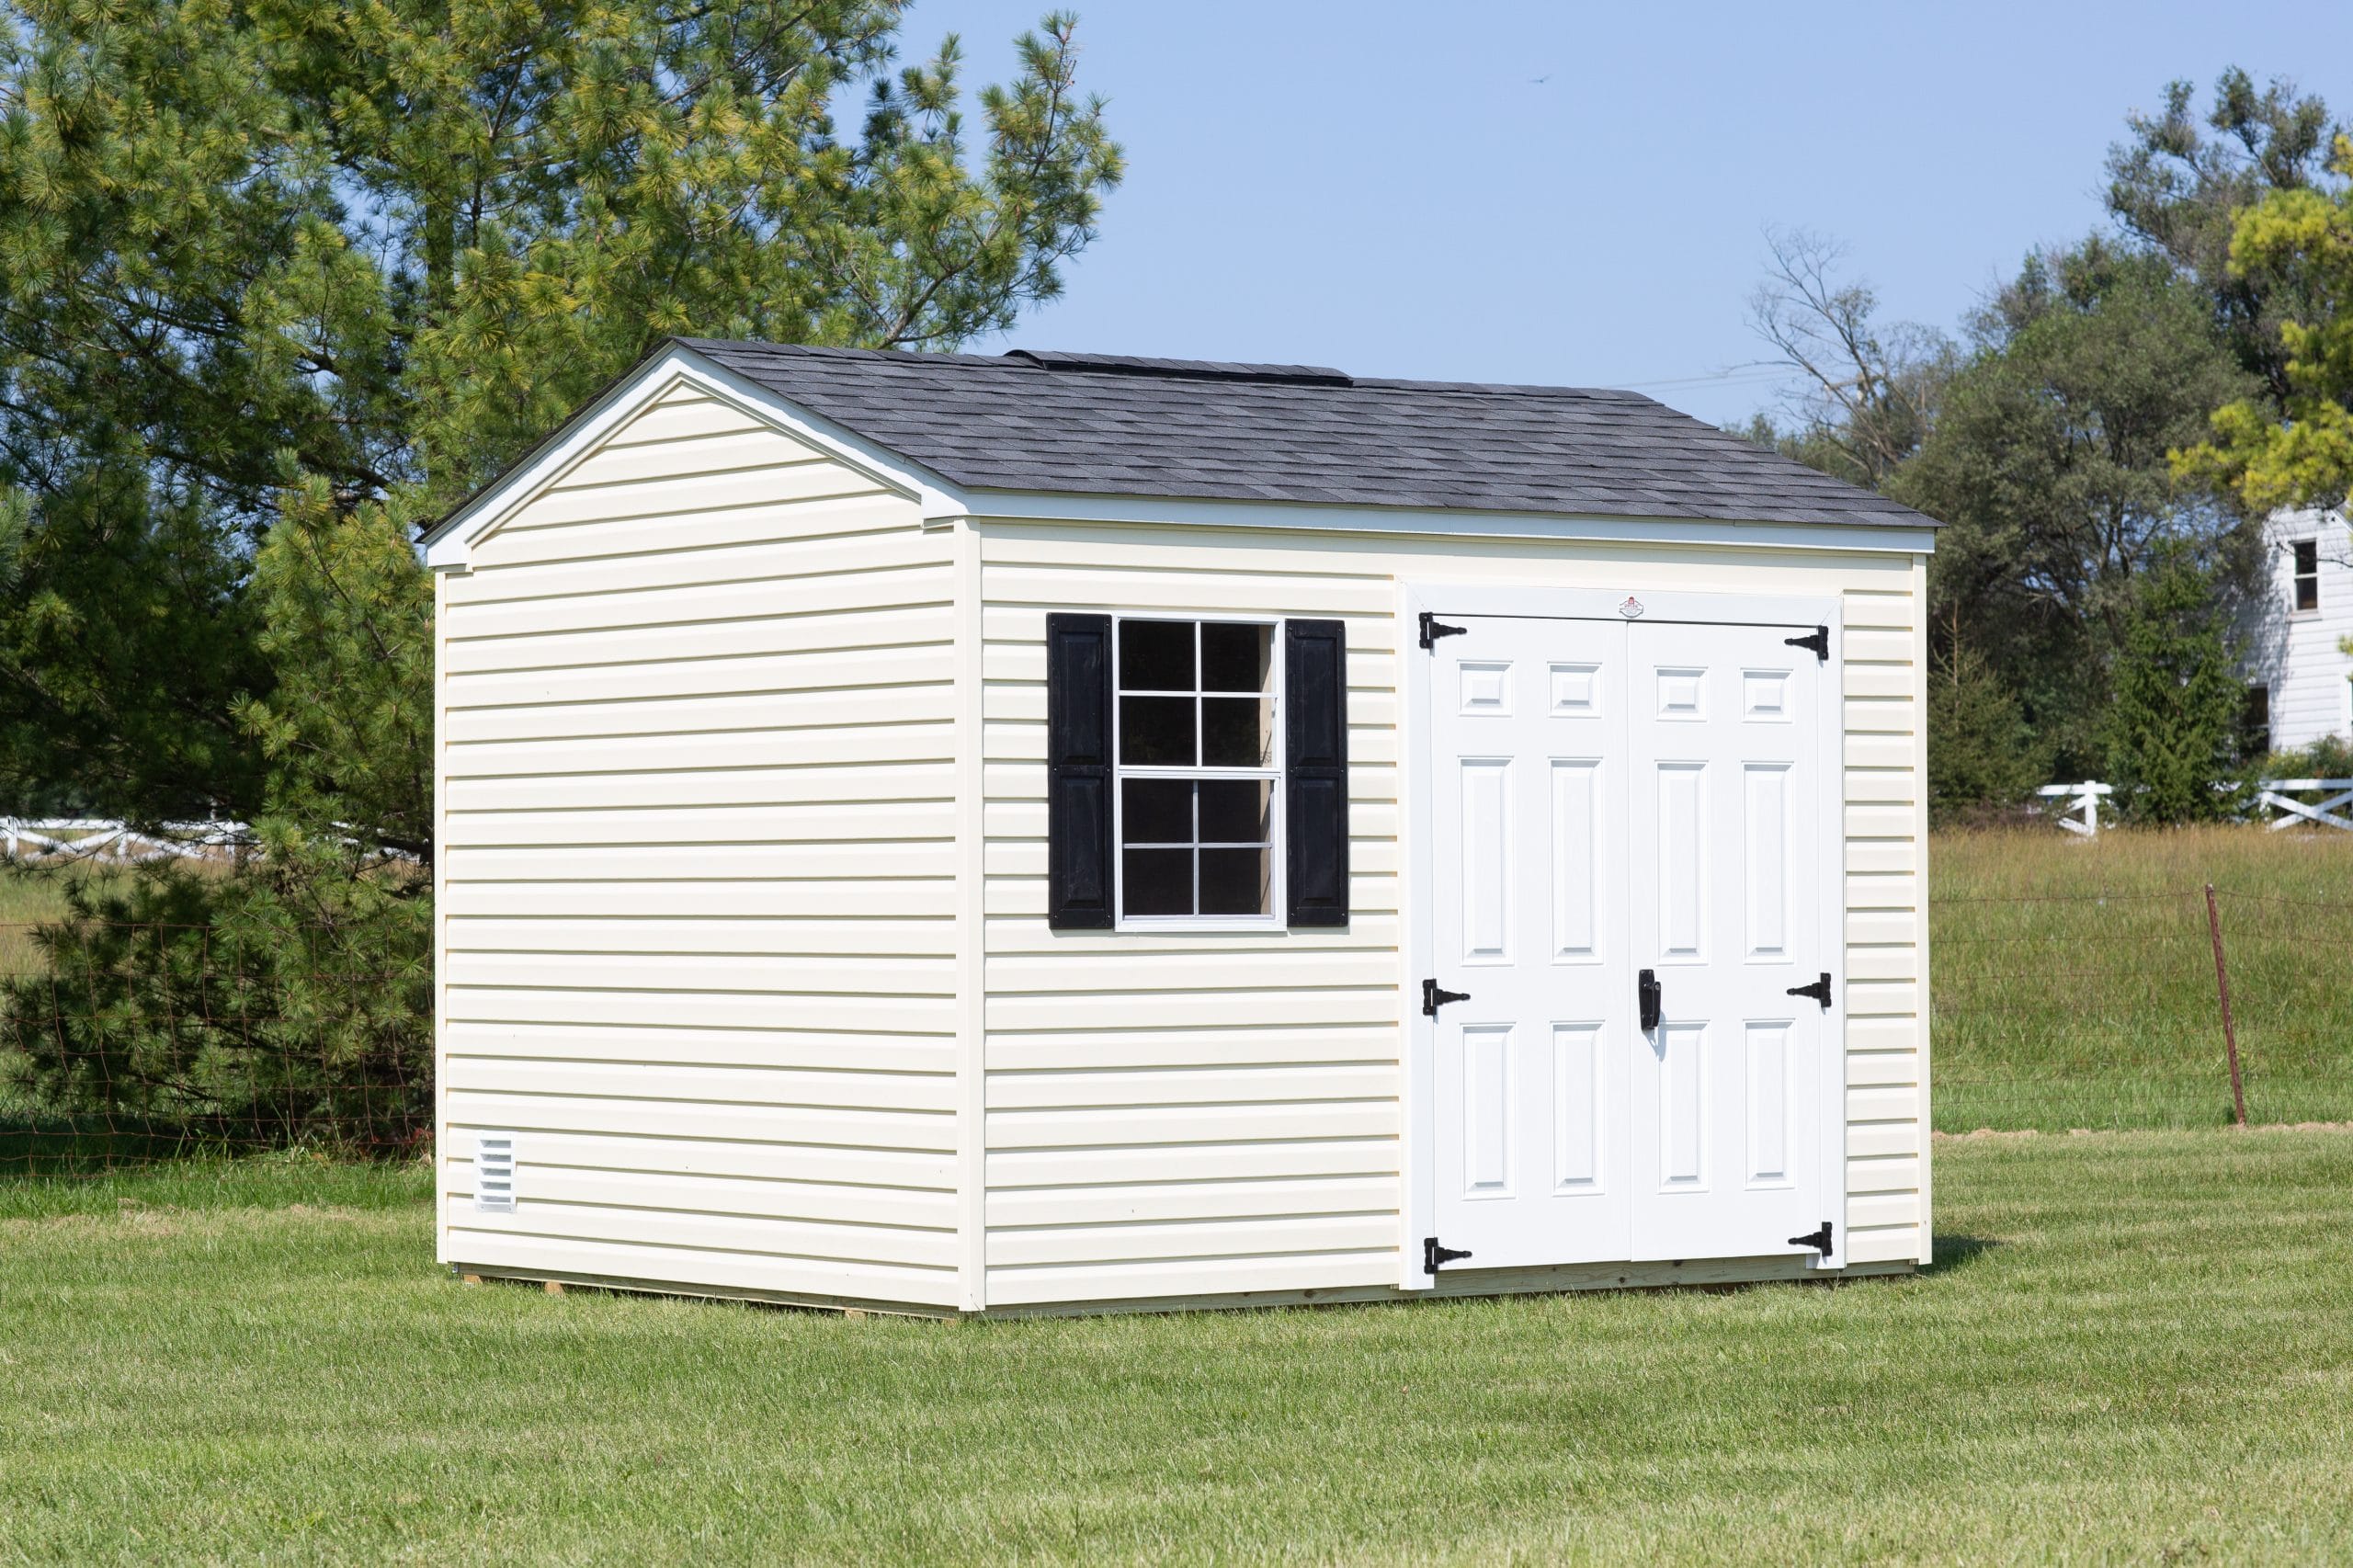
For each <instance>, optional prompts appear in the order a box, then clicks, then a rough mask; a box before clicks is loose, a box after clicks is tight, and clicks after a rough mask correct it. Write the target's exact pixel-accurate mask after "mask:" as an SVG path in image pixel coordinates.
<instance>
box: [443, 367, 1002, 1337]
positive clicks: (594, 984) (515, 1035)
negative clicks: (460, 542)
mask: <svg viewBox="0 0 2353 1568" xmlns="http://www.w3.org/2000/svg"><path fill="white" fill-rule="evenodd" d="M949 549H950V543H949V536H948V535H946V534H944V533H926V532H925V531H924V530H923V528H922V527H921V522H920V517H919V515H918V511H917V508H916V506H915V504H914V503H913V502H912V501H910V500H908V499H907V498H905V497H904V496H903V495H901V494H897V493H896V492H894V491H892V490H889V489H886V488H885V487H884V486H882V485H881V484H880V483H876V482H875V481H874V480H872V479H870V477H868V476H867V475H865V474H863V473H861V472H858V471H856V470H855V469H852V468H850V467H849V466H847V465H846V464H843V463H840V462H837V461H835V460H833V459H831V458H830V457H828V456H826V455H825V454H824V453H823V452H821V451H819V450H818V449H815V448H813V447H810V446H807V445H805V444H803V443H802V442H801V441H800V440H798V439H797V438H795V437H791V436H790V435H789V434H787V433H785V432H783V431H781V430H779V429H778V428H775V427H773V426H769V425H767V424H766V423H764V422H763V421H761V420H760V419H758V418H757V417H756V416H754V415H752V414H751V413H749V412H747V411H746V410H745V409H743V408H740V407H738V406H736V405H735V404H733V403H730V402H726V401H722V400H719V399H715V398H711V397H709V396H704V395H698V394H696V393H694V392H691V391H689V390H682V389H676V388H673V389H672V390H670V391H668V392H665V393H664V394H663V395H661V396H659V397H657V398H655V399H654V400H653V401H652V402H651V403H649V405H648V406H647V407H646V408H645V409H644V411H643V412H642V413H640V414H639V415H636V416H635V417H634V418H632V419H631V420H630V421H629V422H628V423H626V424H625V425H623V426H620V428H619V429H617V430H616V431H614V432H613V434H612V435H611V436H610V437H608V438H607V439H606V440H605V441H604V442H603V443H601V444H600V445H599V446H598V447H597V449H595V450H594V451H592V452H591V453H589V454H588V455H587V456H585V458H584V459H582V460H579V461H578V462H576V463H575V464H574V466H573V467H572V468H571V469H570V470H569V472H564V473H563V474H561V475H559V476H558V477H557V479H556V480H555V482H554V483H551V485H549V486H548V487H547V488H545V489H543V490H542V491H540V493H539V494H536V495H534V496H532V497H530V498H529V499H528V500H526V501H525V502H523V503H522V504H521V505H520V506H518V507H517V509H516V510H515V511H514V512H513V513H511V514H510V515H509V516H507V517H505V518H504V519H503V520H502V521H501V522H500V523H499V524H498V525H497V526H496V528H494V531H492V532H490V533H488V534H487V535H486V536H484V537H483V538H482V539H481V540H478V541H477V542H476V543H475V544H474V545H473V547H472V552H471V555H472V570H471V571H470V572H467V573H464V574H454V575H444V576H442V577H441V578H440V579H439V580H438V587H439V610H440V623H439V624H440V632H439V635H440V643H439V650H438V653H439V665H440V673H439V676H438V682H439V688H440V705H441V706H440V733H439V740H440V747H441V771H442V778H441V790H440V811H441V846H442V847H441V854H440V865H439V868H438V873H439V876H440V878H441V890H440V902H439V915H438V918H439V920H440V922H441V927H442V929H441V941H442V955H441V966H440V971H439V988H440V997H439V1003H440V1009H441V1015H442V1017H441V1026H440V1062H439V1066H440V1074H439V1085H440V1095H441V1100H442V1107H441V1109H442V1118H443V1136H442V1138H441V1141H440V1145H439V1147H440V1150H441V1158H442V1162H443V1164H442V1184H441V1185H442V1203H443V1206H444V1207H443V1213H442V1226H441V1238H440V1254H441V1256H442V1257H443V1258H444V1259H445V1260H446V1261H449V1262H452V1263H455V1264H458V1265H460V1267H469V1268H473V1269H478V1270H483V1271H488V1272H498V1271H508V1272H516V1273H521V1274H527V1275H535V1276H536V1275H550V1274H561V1275H568V1276H574V1277H582V1278H616V1279H642V1280H651V1281H659V1282H662V1283H665V1284H670V1285H674V1286H679V1287H687V1288H693V1287H698V1286H699V1287H705V1288H709V1289H711V1290H725V1291H750V1292H756V1293H760V1294H767V1295H776V1296H782V1297H788V1298H806V1299H813V1300H870V1301H891V1302H902V1303H908V1304H915V1305H930V1306H945V1305H952V1304H953V1302H954V1301H955V1297H956V1265H957V1258H956V1254H957V1247H958V1235H957V1229H956V1215H957V1207H956V1190H957V1169H956V1147H957V1145H956V1137H955V1128H956V1109H955V1102H956V1093H955V1085H956V1075H955V1069H956V1017H957V1006H956V994H955V993H956V983H955V982H956V959H955V952H956V948H955V942H956V935H955V922H954V918H953V915H954V911H955V898H954V882H953V876H954V871H955V859H954V841H955V832H956V826H955V798H956V777H957V774H956V767H955V763H954V757H955V744H954V741H955V733H956V725H955V702H954V696H955V658H954V636H955V618H954V606H953V598H954V588H953V576H952V573H951V569H950V555H949ZM481 1131H502V1132H503V1131H512V1132H513V1133H515V1135H516V1139H517V1165H518V1174H517V1193H518V1198H519V1202H518V1206H517V1212H515V1213H514V1214H512V1215H499V1214H478V1213H476V1212H474V1209H473V1155H474V1151H475V1135H476V1134H477V1133H479V1132H481Z"/></svg>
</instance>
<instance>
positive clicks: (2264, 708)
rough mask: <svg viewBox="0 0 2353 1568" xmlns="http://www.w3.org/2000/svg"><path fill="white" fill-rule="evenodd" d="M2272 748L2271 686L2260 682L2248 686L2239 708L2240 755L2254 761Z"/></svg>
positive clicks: (2245, 759)
mask: <svg viewBox="0 0 2353 1568" xmlns="http://www.w3.org/2000/svg"><path fill="white" fill-rule="evenodd" d="M2270 750H2271V688H2270V687H2268V686H2264V685H2261V684H2259V683H2257V684H2254V685H2250V686H2249V687H2247V688H2246V702H2245V706H2243V707H2241V708H2240V710H2239V757H2240V759H2241V760H2242V761H2253V760H2254V759H2255V758H2256V757H2259V756H2264V755H2266V754H2267V753H2268V752H2269V751H2270Z"/></svg>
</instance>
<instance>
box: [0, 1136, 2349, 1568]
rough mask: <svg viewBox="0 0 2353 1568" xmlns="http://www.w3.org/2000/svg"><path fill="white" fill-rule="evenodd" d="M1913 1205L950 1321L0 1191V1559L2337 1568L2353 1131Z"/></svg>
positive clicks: (416, 1227)
mask: <svg viewBox="0 0 2353 1568" xmlns="http://www.w3.org/2000/svg"><path fill="white" fill-rule="evenodd" d="M2348 1192H2353V1132H2347V1131H2325V1130H2305V1131H2254V1132H2246V1133H2238V1132H2231V1131H2186V1132H2164V1131H2160V1132H2125V1133H2098V1134H2092V1135H2086V1136H2075V1137H2070V1136H2066V1135H2059V1136H2049V1135H2040V1136H2025V1137H2018V1136H2012V1137H2006V1138H1992V1137H1985V1138H1978V1139H1959V1140H1949V1141H1946V1142H1941V1143H1940V1144H1939V1146H1938V1210H1937V1218H1938V1231H1939V1232H1940V1233H1941V1235H1940V1241H1939V1253H1940V1256H1941V1259H1942V1261H1941V1262H1940V1263H1939V1265H1938V1267H1937V1268H1935V1269H1934V1270H1933V1271H1931V1272H1929V1273H1927V1274H1925V1275H1923V1276H1920V1277H1917V1278H1897V1279H1886V1280H1879V1281H1870V1282H1858V1283H1853V1284H1849V1285H1846V1286H1842V1287H1837V1288H1827V1287H1820V1286H1812V1287H1809V1286H1793V1285H1783V1286H1767V1287H1759V1288H1754V1289H1746V1290H1733V1291H1729V1292H1725V1293H1721V1294H1708V1293H1701V1292H1698V1291H1681V1292H1671V1293H1628V1294H1619V1295H1595V1294H1586V1295H1572V1296H1561V1297H1549V1298H1542V1297H1538V1298H1518V1299H1512V1300H1502V1301H1466V1302H1454V1303H1446V1304H1439V1305H1432V1306H1402V1307H1391V1306H1382V1307H1355V1308H1324V1309H1305V1310H1295V1311H1281V1312H1252V1313H1202V1314H1196V1315H1190V1316H1164V1317H1122V1318H1105V1319H1092V1320H1066V1321H1033V1322H1009V1323H989V1324H938V1323H925V1322H915V1321H905V1320H895V1319H886V1318H874V1319H869V1320H865V1321H850V1320H845V1319H843V1318H840V1317H835V1316H825V1315H818V1314H813V1313H801V1312H780V1311H773V1310H764V1309H756V1308H746V1307H740V1306H730V1305H720V1304H712V1303H705V1302H691V1301H665V1300H656V1299H649V1298H631V1297H623V1296H613V1295H602V1294H594V1293H585V1292H578V1291H575V1292H574V1293H572V1294H569V1295H566V1296H564V1297H562V1298H560V1299H559V1298H551V1297H547V1296H543V1295H540V1294H539V1293H536V1292H534V1291H530V1290H524V1289H519V1288H516V1287H506V1286H482V1287H469V1286H464V1285H461V1284H459V1283H457V1282H455V1281H453V1280H451V1279H449V1278H448V1277H447V1276H446V1275H444V1274H442V1273H440V1272H438V1271H437V1270H436V1269H435V1268H434V1267H433V1265H432V1263H431V1260H430V1239H429V1209H428V1205H427V1202H426V1178H425V1176H424V1175H423V1173H422V1172H420V1171H415V1170H410V1171H403V1172H395V1173H389V1174H387V1173H382V1172H374V1173H371V1172H367V1171H358V1170H354V1169H351V1168H349V1167H336V1166H329V1165H306V1164H302V1163H298V1162H278V1163H270V1164H258V1163H256V1164H248V1165H242V1166H238V1167H233V1168H230V1169H226V1170H224V1169H222V1168H221V1167H213V1168H210V1169H198V1168H183V1169H180V1170H176V1171H166V1172H161V1173H157V1174H153V1175H147V1176H135V1177H119V1178H112V1179H108V1180H105V1181H93V1182H81V1183H67V1184H55V1185H50V1186H35V1185H30V1184H26V1183H22V1182H18V1183H15V1184H0V1216H5V1217H0V1375H5V1379H6V1396H5V1398H0V1521H5V1533H4V1534H0V1551H5V1552H6V1554H8V1555H10V1556H12V1557H23V1558H29V1559H71V1560H76V1561H93V1560H105V1559H118V1560H119V1559H133V1558H136V1559H142V1560H145V1559H156V1558H165V1559H181V1558H203V1557H214V1558H241V1559H250V1558H260V1557H277V1558H286V1559H300V1560H305V1561H312V1560H320V1559H369V1560H376V1559H386V1558H401V1557H406V1558H413V1559H421V1560H432V1561H437V1562H438V1561H459V1562H463V1561H480V1560H485V1559H492V1558H496V1559H515V1560H537V1561H565V1562H591V1561H601V1562H627V1561H642V1560H660V1561H676V1560H681V1559H686V1558H689V1557H691V1558H711V1559H722V1560H739V1561H740V1560H785V1559H792V1560H801V1561H859V1562H893V1561H907V1562H958V1563H961V1562H973V1561H978V1560H996V1559H1006V1558H1015V1559H1018V1558H1034V1559H1062V1560H1090V1561H1104V1560H1128V1561H1154V1562H1165V1561H1208V1560H1211V1559H1255V1558H1264V1557H1290V1558H1299V1559H1309V1560H1347V1561H1352V1562H1361V1561H1383V1560H1387V1561H1396V1560H1428V1559H1452V1560H1479V1561H1492V1560H1496V1559H1501V1558H1511V1557H1517V1558H1519V1559H1521V1560H1530V1559H1552V1558H1591V1559H1607V1560H1612V1561H1651V1560H1655V1559H1657V1558H1660V1557H1663V1556H1673V1557H1676V1558H1678V1559H1683V1560H1692V1561H1698V1560H1724V1561H1750V1562H1788V1561H1792V1560H1798V1559H1809V1558H1813V1559H1845V1560H1850V1561H1863V1560H1872V1561H1885V1560H1894V1559H1901V1560H1915V1561H1918V1560H1946V1561H1952V1560H1969V1561H1996V1562H2006V1561H2050V1560H2058V1559H2065V1560H2070V1561H2097V1562H2108V1561H2134V1562H2182V1561H2234V1560H2235V1561H2254V1560H2261V1561H2265V1562H2283V1561H2307V1562H2325V1561H2331V1560H2335V1561H2339V1562H2341V1561H2343V1560H2344V1558H2345V1554H2346V1552H2347V1550H2348V1545H2347V1543H2348V1542H2353V1239H2349V1237H2348V1227H2347V1194H2348Z"/></svg>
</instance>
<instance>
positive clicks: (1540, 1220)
mask: <svg viewBox="0 0 2353 1568" xmlns="http://www.w3.org/2000/svg"><path fill="white" fill-rule="evenodd" d="M1447 619H1448V620H1449V623H1450V624H1461V625H1462V626H1463V627H1464V631H1462V632H1461V634H1459V635H1454V636H1449V637H1447V638H1445V639H1444V640H1442V641H1441V642H1438V645H1437V648H1436V651H1435V653H1434V654H1433V655H1432V657H1433V659H1434V663H1435V665H1436V667H1435V668H1434V669H1433V671H1432V680H1431V684H1430V687H1429V693H1430V707H1431V710H1432V711H1431V713H1430V720H1431V723H1430V730H1429V735H1430V742H1431V745H1432V758H1431V768H1430V778H1431V780H1432V783H1433V785H1434V788H1435V794H1436V799H1435V800H1434V801H1433V811H1434V822H1433V836H1432V841H1431V848H1432V856H1431V858H1432V862H1433V867H1432V869H1433V872H1434V875H1433V879H1432V886H1431V896H1432V898H1433V901H1434V903H1435V909H1434V911H1433V917H1434V921H1435V932H1436V937H1437V940H1436V944H1435V950H1436V954H1437V958H1438V969H1439V972H1438V977H1437V978H1438V984H1439V985H1441V986H1443V987H1445V988H1446V989H1447V990H1449V991H1455V992H1461V993H1466V994H1467V995H1466V997H1465V999H1464V1000H1461V1001H1459V1002H1453V1003H1449V1004H1448V1005H1446V1006H1442V1007H1441V1008H1440V1009H1439V1011H1438V1017H1437V1019H1436V1022H1435V1023H1434V1025H1433V1026H1432V1029H1431V1039H1432V1041H1433V1049H1434V1050H1435V1051H1436V1053H1437V1054H1436V1059H1435V1072H1434V1074H1433V1077H1432V1081H1433V1083H1434V1085H1435V1088H1436V1091H1437V1105H1436V1108H1435V1132H1436V1138H1437V1144H1436V1150H1435V1159H1434V1165H1435V1167H1436V1176H1437V1188H1438V1190H1437V1192H1436V1194H1435V1197H1436V1199H1437V1205H1436V1208H1437V1215H1436V1218H1437V1221H1438V1236H1439V1239H1440V1241H1441V1242H1442V1244H1445V1245H1446V1246H1448V1247H1451V1248H1461V1249H1464V1250H1467V1251H1469V1252H1470V1253H1471V1255H1472V1256H1470V1257H1469V1258H1466V1259H1464V1260H1463V1261H1462V1262H1461V1264H1459V1265H1455V1266H1453V1267H1466V1268H1487V1267H1526V1266H1537V1265H1545V1264H1563V1263H1579V1262H1620V1261H1640V1260H1648V1259H1662V1258H1697V1257H1735V1256H1759V1255H1766V1254H1781V1253H1790V1252H1798V1251H1803V1250H1805V1249H1802V1248H1800V1247H1796V1246H1793V1245H1791V1244H1790V1241H1789V1239H1788V1238H1790V1237H1793V1236H1797V1235H1800V1234H1802V1233H1805V1232H1809V1231H1812V1230H1813V1228H1814V1227H1815V1226H1816V1225H1817V1224H1818V1223H1820V1221H1822V1219H1823V1218H1824V1214H1825V1213H1826V1212H1827V1210H1826V1209H1825V1208H1824V1195H1823V1192H1822V1185H1823V1182H1822V1175H1821V1172H1822V1167H1823V1164H1824V1162H1823V1158H1822V1155H1823V1145H1822V1142H1821V1140H1822V1139H1823V1138H1824V1137H1825V1136H1828V1135H1830V1132H1831V1131H1832V1130H1829V1129H1826V1128H1825V1127H1824V1125H1823V1116H1822V1106H1823V1098H1824V1069H1825V1062H1824V1051H1826V1050H1829V1049H1831V1048H1832V1047H1831V1045H1830V1043H1829V1042H1830V1041H1831V1040H1833V1038H1834V1035H1833V1031H1832V1030H1830V1029H1829V1028H1828V1027H1827V1026H1826V1024H1825V1022H1824V1017H1823V1013H1822V1009H1821V1008H1820V1006H1819V1005H1818V1004H1816V1003H1814V1002H1813V1001H1812V1000H1810V999H1807V998H1802V997H1792V996H1790V994H1788V993H1789V989H1790V987H1791V986H1793V985H1799V984H1803V983H1808V982H1810V981H1812V980H1813V978H1814V976H1815V973H1816V972H1817V971H1820V970H1823V969H1825V968H1831V967H1835V965H1834V961H1833V960H1832V959H1831V958H1830V956H1829V954H1830V951H1831V948H1830V944H1831V943H1833V942H1834V941H1835V939H1836V932H1835V931H1825V930H1823V929H1821V928H1820V927H1821V926H1822V919H1821V915H1820V913H1819V899H1820V893H1821V890H1822V888H1823V886H1824V879H1825V878H1829V877H1833V876H1834V875H1835V868H1833V867H1831V866H1829V865H1827V864H1826V863H1825V861H1824V855H1825V854H1827V853H1829V852H1830V850H1831V849H1832V848H1833V847H1834V846H1828V845H1826V844H1824V842H1823V841H1822V833H1823V829H1822V826H1821V823H1820V815H1821V808H1822V802H1823V795H1822V791H1823V790H1824V789H1826V788H1828V787H1829V783H1830V781H1829V780H1826V779H1824V778H1823V777H1821V774H1822V764H1821V761H1820V757H1819V754H1818V751H1817V749H1816V748H1817V746H1818V743H1819V738H1820V731H1819V728H1818V725H1819V724H1820V722H1821V719H1820V715H1819V711H1818V704H1819V701H1820V699H1821V695H1822V692H1823V691H1824V689H1825V688H1824V686H1823V684H1822V683H1823V680H1824V676H1823V675H1822V671H1821V666H1820V665H1819V663H1818V661H1817V660H1816V659H1815V658H1814V656H1813V653H1811V652H1810V651H1807V650H1802V649H1797V648H1791V647H1790V646H1788V644H1787V642H1786V639H1787V638H1788V636H1789V635H1790V631H1791V630H1792V629H1790V628H1788V627H1764V626H1738V625H1722V624H1708V623H1679V624H1674V623H1669V624H1662V623H1653V624H1650V625H1643V624H1642V623H1640V622H1635V623H1632V624H1628V623H1625V622H1612V621H1601V620H1576V619H1556V620H1545V619H1526V618H1507V617H1487V616H1472V615H1455V616H1450V617H1448V618H1447ZM1642 969H1649V970H1653V971H1655V972H1656V973H1657V975H1658V977H1659V981H1660V984H1661V989H1662V994H1663V1018H1662V1022H1661V1025H1660V1027H1659V1028H1657V1029H1655V1030H1653V1031H1650V1032H1648V1033H1645V1032H1644V1031H1643V1029H1642V1028H1641V1027H1640V1021H1639V1018H1638V1016H1637V1007H1636V1005H1635V986H1634V976H1635V971H1637V970H1642Z"/></svg>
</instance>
